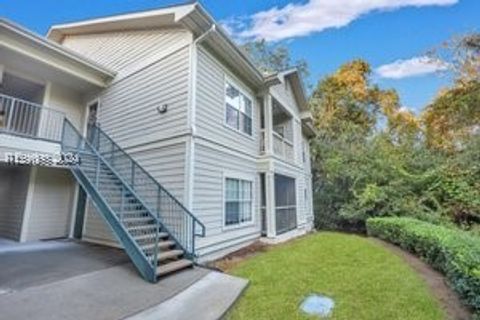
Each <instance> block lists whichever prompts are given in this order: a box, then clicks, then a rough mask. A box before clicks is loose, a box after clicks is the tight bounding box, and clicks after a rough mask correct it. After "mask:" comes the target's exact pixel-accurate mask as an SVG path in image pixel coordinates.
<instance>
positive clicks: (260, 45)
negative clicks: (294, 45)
mask: <svg viewBox="0 0 480 320" xmlns="http://www.w3.org/2000/svg"><path fill="white" fill-rule="evenodd" d="M242 48H243V50H245V51H246V52H247V53H248V54H249V56H250V57H251V58H252V60H253V61H254V63H255V64H256V65H257V67H258V68H259V69H260V70H261V71H263V72H264V73H274V72H279V71H284V70H287V69H290V68H293V67H296V68H297V69H298V71H299V72H300V75H301V76H302V78H303V79H304V80H305V79H307V78H308V76H309V75H310V73H309V70H308V64H307V62H306V61H305V60H303V59H300V60H296V61H292V58H291V54H290V50H289V49H288V47H286V46H285V45H283V44H270V43H267V42H266V41H265V40H258V41H253V42H248V43H246V44H244V45H243V46H242Z"/></svg>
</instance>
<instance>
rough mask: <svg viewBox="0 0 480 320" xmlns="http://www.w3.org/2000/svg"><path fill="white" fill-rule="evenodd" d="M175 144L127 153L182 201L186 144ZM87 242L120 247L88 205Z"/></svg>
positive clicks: (176, 141) (90, 204)
mask: <svg viewBox="0 0 480 320" xmlns="http://www.w3.org/2000/svg"><path fill="white" fill-rule="evenodd" d="M171 142H173V143H174V144H163V145H162V144H156V145H148V148H142V147H139V148H136V149H130V150H128V153H129V154H130V156H132V157H133V158H134V159H135V160H136V161H137V162H138V163H139V164H140V165H141V166H142V167H143V168H144V169H145V170H147V172H148V173H150V175H152V177H154V178H155V179H156V180H157V181H158V182H160V183H161V184H162V185H163V186H164V187H165V188H166V189H167V190H169V191H170V192H171V193H172V194H173V195H174V196H175V197H177V198H178V199H179V200H180V201H182V199H183V194H184V181H185V148H186V146H185V142H184V141H181V140H179V139H176V140H172V141H171ZM84 240H87V241H91V242H99V243H105V244H111V245H119V244H118V241H117V239H116V238H115V236H114V234H113V232H112V231H111V229H110V227H109V226H108V224H107V223H106V222H105V220H104V218H103V217H101V216H100V214H99V213H98V212H97V209H96V208H95V206H94V205H93V203H91V201H89V202H88V205H87V214H86V218H85V227H84Z"/></svg>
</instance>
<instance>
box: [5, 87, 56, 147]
mask: <svg viewBox="0 0 480 320" xmlns="http://www.w3.org/2000/svg"><path fill="white" fill-rule="evenodd" d="M64 119H65V114H64V113H63V112H60V111H57V110H53V109H50V108H47V107H44V106H42V105H39V104H35V103H32V102H29V101H25V100H22V99H18V98H15V97H10V96H7V95H3V94H0V132H6V133H10V134H14V135H19V136H24V137H28V138H36V139H42V140H48V141H54V142H59V141H60V140H61V138H62V130H63V120H64Z"/></svg>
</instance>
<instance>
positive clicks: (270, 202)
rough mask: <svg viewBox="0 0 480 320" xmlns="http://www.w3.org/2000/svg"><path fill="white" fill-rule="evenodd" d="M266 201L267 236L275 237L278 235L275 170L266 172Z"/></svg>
mask: <svg viewBox="0 0 480 320" xmlns="http://www.w3.org/2000/svg"><path fill="white" fill-rule="evenodd" d="M265 203H266V208H265V210H266V212H265V217H266V224H267V226H266V229H267V230H266V231H267V237H268V238H274V237H275V236H276V235H277V231H276V230H277V226H276V219H275V173H274V172H273V171H268V172H266V173H265Z"/></svg>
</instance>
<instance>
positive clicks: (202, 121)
mask: <svg viewBox="0 0 480 320" xmlns="http://www.w3.org/2000/svg"><path fill="white" fill-rule="evenodd" d="M197 72H198V74H197V100H196V113H195V118H196V122H195V125H196V129H197V134H198V136H200V137H202V138H204V139H208V140H211V141H215V142H216V143H218V144H221V145H223V146H226V147H229V148H231V149H234V150H237V151H240V152H242V153H245V154H248V155H251V156H256V155H258V153H259V142H258V141H259V138H258V128H259V120H258V108H259V105H258V102H257V100H256V98H255V94H254V92H253V91H252V90H251V89H250V88H248V87H247V86H246V85H245V84H244V83H242V82H241V81H240V80H239V79H237V78H235V76H234V75H233V74H231V73H230V72H229V71H228V70H227V69H226V68H225V67H224V66H223V65H222V64H221V63H220V62H219V61H218V60H217V59H216V58H215V57H214V56H212V55H211V54H210V53H209V52H207V51H206V50H205V49H203V48H200V49H199V52H198V70H197ZM226 79H229V80H233V81H232V84H233V85H234V86H236V87H238V89H240V90H242V91H244V92H245V93H246V94H247V95H249V98H250V99H251V100H252V104H253V105H252V108H253V112H252V116H253V119H252V136H251V137H250V136H247V135H246V134H242V133H240V132H238V131H236V130H235V129H231V128H230V127H228V126H227V125H226V124H225V81H226Z"/></svg>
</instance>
